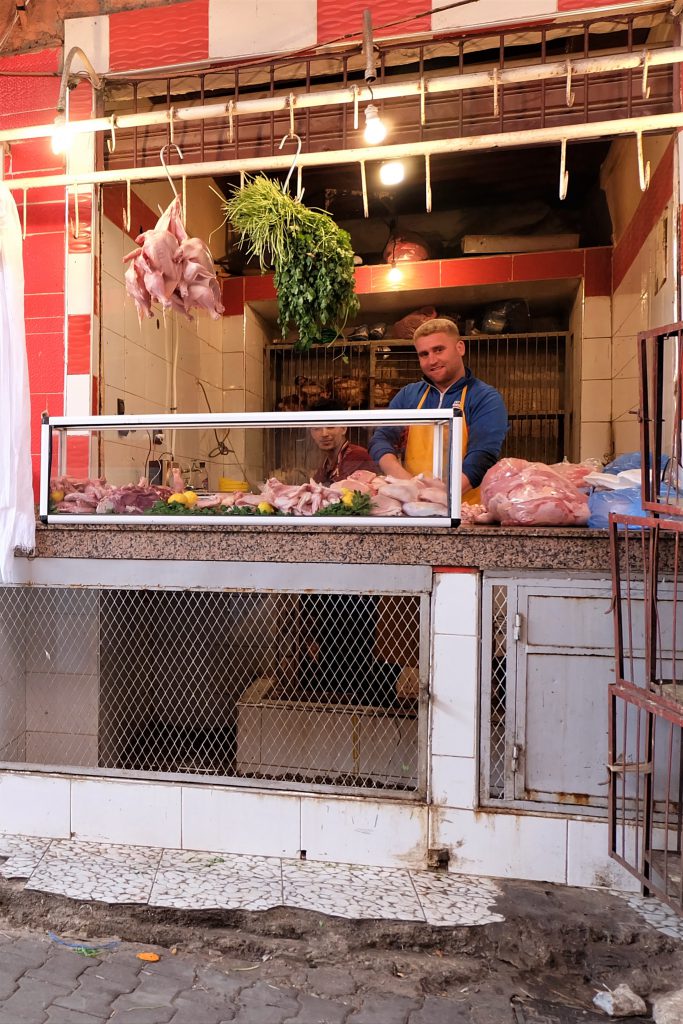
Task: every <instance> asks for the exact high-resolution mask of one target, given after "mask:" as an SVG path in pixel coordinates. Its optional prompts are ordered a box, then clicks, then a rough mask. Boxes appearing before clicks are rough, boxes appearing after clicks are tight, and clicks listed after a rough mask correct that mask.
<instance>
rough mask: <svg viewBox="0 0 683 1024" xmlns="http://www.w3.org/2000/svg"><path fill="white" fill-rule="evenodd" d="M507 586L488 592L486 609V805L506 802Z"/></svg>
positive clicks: (483, 765) (483, 756) (483, 782)
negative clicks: (488, 622) (494, 802)
mask: <svg viewBox="0 0 683 1024" xmlns="http://www.w3.org/2000/svg"><path fill="white" fill-rule="evenodd" d="M508 596H509V595H508V587H507V586H506V585H500V584H494V585H493V586H491V587H490V588H488V589H487V591H486V595H485V600H484V607H485V614H486V615H488V617H489V621H490V634H489V633H488V630H486V631H485V641H484V645H485V649H484V654H483V659H482V725H483V727H484V729H485V730H486V734H487V735H486V741H485V742H484V743H483V744H482V752H481V759H480V760H481V768H482V778H481V793H482V799H483V801H484V802H487V801H496V800H504V799H506V797H507V796H508V795H509V794H508V792H507V789H506V775H507V771H506V758H507V706H508V683H509V678H508V661H507V659H508Z"/></svg>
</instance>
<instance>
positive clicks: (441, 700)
mask: <svg viewBox="0 0 683 1024" xmlns="http://www.w3.org/2000/svg"><path fill="white" fill-rule="evenodd" d="M432 667H433V672H432V716H431V740H432V744H431V751H432V754H446V755H448V756H451V757H474V754H475V747H476V722H477V681H478V672H479V641H478V639H477V637H473V636H448V635H445V634H439V633H437V634H436V635H435V636H434V638H433V647H432Z"/></svg>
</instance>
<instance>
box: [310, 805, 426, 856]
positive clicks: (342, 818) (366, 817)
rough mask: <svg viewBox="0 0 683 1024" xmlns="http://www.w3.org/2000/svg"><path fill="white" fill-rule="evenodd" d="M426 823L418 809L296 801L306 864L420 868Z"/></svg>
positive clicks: (407, 806) (424, 851)
mask: <svg viewBox="0 0 683 1024" xmlns="http://www.w3.org/2000/svg"><path fill="white" fill-rule="evenodd" d="M427 821H428V816H427V808H426V807H425V806H420V805H418V804H409V803H405V804H399V803H394V802H393V801H391V802H389V801H385V802H380V801H378V800H368V799H367V798H365V797H363V798H360V799H359V798H357V797H356V798H346V799H345V798H343V797H340V798H334V797H317V798H316V797H302V800H301V848H302V850H305V851H306V857H307V859H309V860H326V861H337V862H339V863H344V864H374V865H376V866H378V867H424V866H425V864H426V858H427Z"/></svg>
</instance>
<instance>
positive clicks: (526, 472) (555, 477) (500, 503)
mask: <svg viewBox="0 0 683 1024" xmlns="http://www.w3.org/2000/svg"><path fill="white" fill-rule="evenodd" d="M481 497H482V501H483V502H484V504H485V505H486V509H487V511H488V512H489V514H490V515H491V516H493V518H494V519H495V521H496V522H499V523H501V524H502V525H503V526H585V525H586V524H587V522H588V517H589V514H590V513H589V509H588V498H587V497H586V495H585V494H582V493H581V491H579V490H578V488H577V487H575V486H574V484H573V483H572V482H571V480H568V479H566V477H565V476H564V475H563V474H562V473H558V472H557V470H556V469H555V468H554V467H553V466H546V465H544V464H543V463H542V462H526V461H525V460H524V459H501V461H500V462H498V463H497V464H496V465H495V466H492V467H491V469H490V470H489V471H488V473H487V474H486V476H485V477H484V479H483V480H482V484H481Z"/></svg>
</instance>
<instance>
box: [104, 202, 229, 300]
mask: <svg viewBox="0 0 683 1024" xmlns="http://www.w3.org/2000/svg"><path fill="white" fill-rule="evenodd" d="M135 241H136V242H137V243H138V246H139V247H138V248H137V249H133V251H132V252H129V253H128V255H127V256H124V258H123V262H124V263H130V266H129V267H128V270H127V271H126V273H125V281H126V291H127V292H128V294H129V295H130V297H131V298H132V299H133V300H134V301H135V305H136V306H137V310H138V316H139V317H140V319H141V320H142V318H143V317H151V316H153V313H152V302H154V301H156V302H158V303H159V304H160V305H161V306H162V308H163V309H175V310H176V311H177V312H179V313H183V314H184V315H185V316H186V317H187V318H188V319H189V320H191V319H192V317H191V316H190V310H191V309H205V310H206V311H207V312H208V313H209V315H210V316H211V317H212V319H213V320H218V319H219V318H220V316H221V314H222V313H223V311H224V307H223V306H222V304H221V290H220V287H219V284H218V281H217V280H216V275H215V273H214V269H213V258H212V256H211V252H210V251H209V247H208V246H207V244H206V243H205V242H203V241H202V240H201V238H190V237H189V236H188V234H187V231H186V230H185V225H184V224H183V220H182V211H181V207H180V199H179V198H175V199H174V200H173V202H172V203H171V205H170V206H169V207H168V208H167V209H166V210H164V212H163V213H162V215H161V217H160V218H159V220H158V221H157V222H156V225H155V226H154V227H153V228H152V229H151V230H149V231H143V232H142V234H141V235H138V237H137V238H136V239H135Z"/></svg>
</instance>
